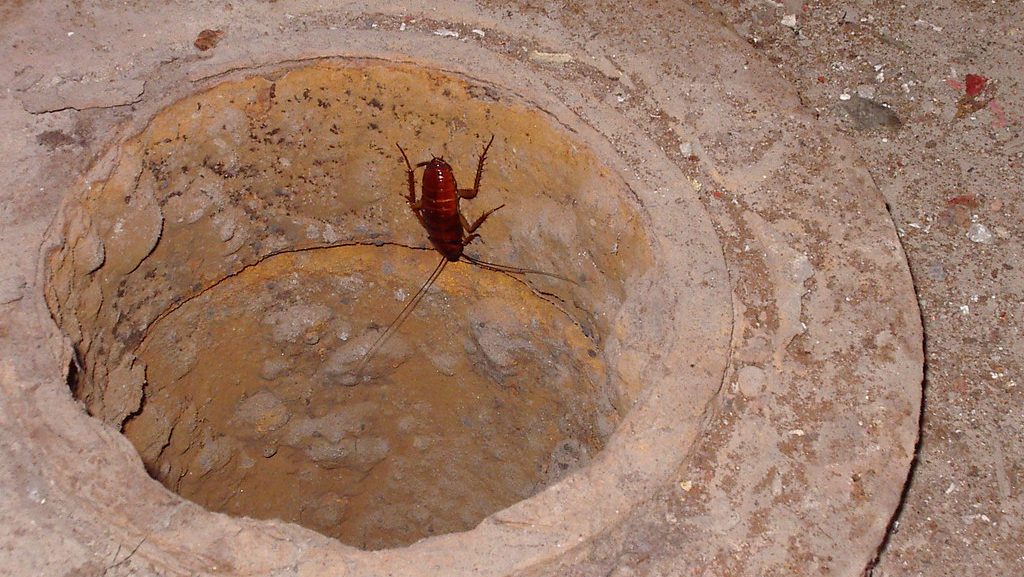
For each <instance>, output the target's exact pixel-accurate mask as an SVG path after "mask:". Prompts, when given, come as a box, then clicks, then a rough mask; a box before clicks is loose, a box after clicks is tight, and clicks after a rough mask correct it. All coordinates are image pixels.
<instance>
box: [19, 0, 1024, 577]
mask: <svg viewBox="0 0 1024 577" xmlns="http://www.w3.org/2000/svg"><path fill="white" fill-rule="evenodd" d="M282 4H284V3H282ZM481 4H482V5H484V6H486V7H487V8H488V9H490V10H492V11H494V13H498V12H500V11H502V10H505V8H506V5H505V3H503V2H483V3H481ZM699 4H700V5H701V6H702V7H703V8H704V9H706V10H708V11H710V12H714V13H717V14H718V15H719V16H720V17H721V21H722V25H723V26H727V27H731V28H732V29H734V30H735V31H736V33H737V34H738V35H739V36H740V37H742V38H743V39H745V40H746V41H747V42H748V43H749V44H750V46H752V47H753V48H754V50H755V51H757V52H760V53H761V54H762V55H763V56H764V57H765V58H766V59H767V61H768V62H770V63H771V64H773V65H775V66H776V67H777V68H778V70H779V73H780V74H782V75H783V76H784V77H785V78H786V79H787V80H788V81H790V82H792V83H793V84H794V85H795V86H796V87H797V89H798V91H799V96H800V98H801V100H802V103H803V105H804V106H806V107H807V108H809V109H811V110H813V111H815V113H816V115H817V117H818V119H819V121H821V122H823V123H825V124H827V125H830V126H832V127H833V128H834V129H835V130H838V131H840V132H842V133H844V134H845V135H846V136H847V137H848V138H850V139H851V140H852V142H854V143H855V144H856V148H857V149H858V152H859V153H860V155H861V156H862V157H863V159H864V162H865V163H866V166H867V168H868V170H869V171H870V174H871V177H872V179H873V180H874V183H875V185H877V187H879V188H880V189H881V190H882V192H883V193H884V195H885V198H886V201H887V204H888V207H889V209H890V212H891V215H892V218H893V220H894V221H895V223H896V226H897V229H898V230H899V233H900V237H901V239H902V241H903V246H904V249H905V250H906V252H907V256H908V258H909V261H910V266H911V269H912V271H913V274H914V279H915V284H916V289H917V294H918V297H919V302H920V305H921V309H922V314H923V320H924V326H925V330H926V340H927V349H926V350H927V367H926V378H927V380H926V389H925V392H926V401H925V405H924V408H925V411H924V414H923V417H922V420H921V423H922V426H923V432H922V436H921V442H920V452H919V455H918V457H917V459H916V465H915V467H914V469H913V471H912V477H911V481H910V483H909V485H908V488H907V490H906V492H905V494H904V497H903V501H902V505H901V507H900V509H899V511H898V515H897V516H896V517H895V519H894V521H893V523H892V525H891V527H890V531H889V534H888V536H887V537H886V539H885V540H884V542H883V543H882V546H881V548H880V550H879V554H878V559H877V564H876V565H874V569H873V571H874V575H892V576H896V575H899V576H904V575H906V576H912V575H929V576H931V575H993V574H995V575H1014V574H1019V573H1021V572H1022V571H1024V554H1022V553H1021V550H1022V549H1024V547H1022V543H1021V538H1020V536H1019V535H1020V534H1021V533H1022V530H1024V529H1022V526H1024V523H1022V521H1021V516H1022V515H1024V510H1022V509H1024V496H1022V495H1021V492H1022V489H1024V435H1022V433H1021V432H1022V430H1024V414H1022V412H1021V409H1020V407H1021V402H1020V395H1021V392H1020V381H1021V372H1020V371H1021V359H1022V358H1024V345H1022V343H1021V340H1020V338H1019V337H1018V335H1019V334H1020V333H1021V332H1022V325H1024V311H1022V309H1021V303H1022V301H1024V294H1022V293H1024V277H1022V274H1021V272H1020V270H1021V269H1020V265H1019V264H1018V263H1019V260H1020V258H1021V256H1022V254H1021V253H1022V248H1021V246H1022V243H1021V238H1022V237H1021V235H1022V232H1024V231H1022V228H1021V224H1020V222H1021V216H1022V212H1024V203H1022V201H1021V198H1020V196H1021V192H1022V191H1024V177H1022V173H1024V135H1022V130H1024V128H1022V124H1024V99H1022V98H1021V93H1020V86H1019V72H1018V71H1019V70H1020V69H1021V67H1022V66H1024V54H1022V51H1021V48H1020V46H1021V43H1022V41H1024V16H1022V13H1024V7H1022V6H1021V5H1020V3H1019V2H993V3H982V2H967V1H964V2H953V1H948V2H904V3H902V4H899V5H895V4H892V3H881V2H872V1H867V0H865V1H854V0H850V1H848V2H832V1H828V2H814V3H802V2H794V1H789V0H786V1H784V2H781V3H778V2H772V1H769V0H757V1H754V0H737V1H733V2H727V3H715V2H700V3H699ZM276 7H280V6H276ZM509 7H511V4H510V5H509ZM5 9H6V10H9V11H12V12H13V11H16V10H18V7H16V6H10V7H7V8H5ZM224 9H225V10H228V9H229V8H227V7H225V8H224ZM284 9H285V8H282V10H284ZM585 10H586V6H583V5H580V4H575V3H571V2H570V3H559V4H557V5H556V4H551V5H544V6H540V7H533V8H530V9H528V10H524V11H523V14H524V19H522V20H519V19H516V18H512V16H511V14H512V13H511V10H509V14H510V16H509V18H510V21H512V22H517V23H518V24H519V25H520V26H521V27H522V28H523V30H526V29H527V28H528V25H529V22H530V20H529V18H530V17H531V16H530V15H531V14H536V15H539V16H541V17H544V16H547V17H550V18H552V19H555V20H559V21H561V22H567V21H571V20H572V18H570V17H569V15H571V14H573V13H579V12H582V11H585ZM644 10H650V11H652V12H654V11H656V10H657V6H656V5H651V6H649V7H647V8H645V7H644V6H642V5H640V6H632V7H631V8H630V9H629V10H614V11H612V10H609V11H608V12H607V13H606V14H604V15H603V16H602V17H600V18H598V19H597V20H598V21H600V26H597V25H596V24H593V22H592V25H594V26H595V27H598V28H601V29H603V30H604V31H605V32H611V31H614V32H616V33H618V34H620V35H621V37H622V38H623V39H624V40H623V42H626V43H628V44H630V45H631V46H634V47H637V46H640V45H641V44H646V43H647V42H654V41H656V40H657V39H656V38H650V39H648V38H646V37H644V36H645V34H644V33H643V32H644V31H643V30H639V31H638V30H637V28H636V26H637V22H638V20H637V18H636V13H637V11H640V12H643V11H644ZM517 18H518V15H517ZM314 20H315V19H314ZM380 21H381V22H384V23H385V24H396V23H397V22H398V20H387V19H382V20H380ZM368 22H369V21H368ZM126 25H127V26H129V27H132V26H135V25H138V27H139V28H143V29H145V28H146V27H150V28H149V29H150V30H151V31H152V30H154V28H152V27H154V26H159V23H157V22H150V21H144V20H141V19H140V21H139V22H137V23H133V22H127V23H126ZM316 25H318V26H327V24H325V23H324V22H319V21H318V22H316ZM366 25H367V26H368V27H369V26H376V24H370V23H367V24H366ZM676 25H678V26H686V23H685V22H677V23H676ZM33 26H35V27H36V28H39V25H38V24H34V25H33ZM402 26H403V28H404V26H405V23H404V21H403V23H402ZM28 28H31V26H29V27H28ZM463 33H464V34H469V33H470V32H469V31H468V30H463ZM55 34H57V35H58V36H62V35H63V34H64V32H63V30H61V31H59V34H58V33H55ZM641 37H643V39H642V40H641V39H640V38H641ZM68 38H72V36H71V34H70V33H68ZM12 48H14V49H15V50H17V47H12ZM660 48H664V47H660ZM610 56H614V55H610ZM968 74H971V75H977V76H972V77H971V78H970V79H968V78H967V75H968ZM34 75H35V72H33V73H32V74H31V75H26V76H20V75H19V76H15V78H16V79H17V78H19V77H20V78H21V79H20V80H18V82H19V84H18V85H16V86H15V87H14V89H15V90H21V89H24V88H25V87H26V86H27V80H26V78H28V76H34ZM979 77H984V79H981V78H979ZM36 82H38V80H36ZM635 89H636V87H635V86H632V87H629V90H624V91H622V92H621V93H620V95H619V97H618V98H619V100H618V102H619V103H621V102H623V100H624V99H626V98H629V96H630V94H629V92H630V90H635ZM126 90H127V92H128V93H130V92H131V85H130V84H129V86H128V87H127V88H126V87H125V86H124V85H123V84H121V85H118V87H117V88H116V91H117V94H116V95H114V96H113V97H111V98H112V100H113V101H114V102H122V101H123V99H124V98H125V93H126ZM142 90H143V88H142V87H141V86H140V87H139V89H138V93H139V97H140V98H141V94H142ZM129 96H130V94H129ZM758 97H759V95H757V94H743V95H739V99H740V100H743V99H747V100H752V101H756V100H757V99H758ZM35 98H37V99H36V100H35V101H29V100H26V101H25V102H26V103H27V104H26V106H27V108H30V109H33V110H34V111H35V112H47V111H58V114H60V111H61V110H65V109H64V108H62V107H64V106H66V105H67V101H68V99H70V100H71V101H73V102H76V104H75V106H80V107H82V108H85V109H88V108H91V107H94V106H95V107H101V108H102V107H103V106H107V105H108V104H109V101H106V100H104V98H103V97H102V96H101V97H99V99H98V100H97V101H93V102H84V103H82V102H79V101H76V100H75V94H72V93H68V94H63V93H60V91H59V90H57V91H56V96H53V99H52V100H46V99H45V98H44V99H42V100H39V99H38V97H35ZM610 98H611V100H610V102H612V103H613V104H614V101H615V99H614V97H611V96H610ZM877 103H882V104H885V105H887V107H882V106H879V105H878V104H877ZM754 112H756V111H754ZM90 118H99V115H98V114H97V115H96V116H95V117H90V115H89V114H88V113H86V114H83V115H82V116H81V118H80V120H79V124H78V125H76V130H74V131H67V130H53V131H48V132H42V133H40V134H38V135H35V134H33V135H32V137H33V138H37V139H38V144H39V146H41V147H44V148H45V149H46V150H48V151H49V153H50V154H51V155H52V157H53V158H55V159H59V160H61V161H62V162H65V163H66V165H67V166H68V167H70V168H71V169H84V164H85V162H86V159H81V158H76V157H75V156H74V154H73V152H74V151H75V150H77V147H78V146H80V145H81V142H79V141H78V140H76V139H80V138H81V139H84V138H86V137H87V136H86V135H88V134H89V133H90V132H91V127H90V125H89V123H90ZM54 122H55V126H59V127H60V128H64V127H65V126H64V125H63V124H61V123H60V122H58V121H54ZM8 138H9V139H10V141H11V142H12V143H14V142H16V141H17V142H20V141H18V140H17V139H16V138H15V137H14V136H10V135H9V136H8ZM741 142H742V141H741ZM673 146H674V147H677V146H676V145H675V144H674V143H673ZM751 150H753V148H752V149H751ZM680 152H682V153H683V154H688V153H689V152H690V151H680ZM693 152H694V153H696V152H698V151H693ZM673 153H675V152H674V151H673ZM638 164H642V163H638ZM704 192H705V194H708V191H707V190H705V191H704ZM45 202H47V199H46V198H43V199H42V200H40V204H43V203H45ZM708 202H709V205H710V206H712V207H716V206H720V205H716V204H715V203H716V202H717V199H709V200H708ZM712 210H714V208H713V209H712ZM5 216H7V215H5ZM4 282H5V284H4V285H2V286H0V301H2V302H3V303H7V302H16V301H17V300H18V299H20V298H21V291H22V290H23V288H24V286H25V283H24V279H22V280H19V279H17V278H14V279H11V278H8V277H4ZM755 296H756V295H755ZM797 299H798V300H799V296H798V297H797ZM875 344H877V343H875ZM691 366H692V365H691ZM741 390H743V389H741ZM743 392H744V393H746V390H743ZM743 409H744V407H742V406H738V407H736V408H735V410H736V411H739V412H742V410H743ZM724 414H725V415H729V414H730V413H729V412H728V411H726V412H725V413H724ZM883 426H884V425H883ZM803 434H804V433H803V431H802V430H801V432H800V436H801V437H802V436H803ZM789 448H790V449H792V450H796V451H797V452H799V451H798V449H799V443H798V442H797V441H794V442H793V443H791V444H790V445H789ZM691 472H694V471H691ZM697 473H700V472H699V471H696V472H694V474H695V475H696V474H697ZM694 479H697V483H696V484H697V485H700V484H701V483H700V481H701V480H700V479H699V478H698V477H696V476H695V477H694ZM727 480H728V479H727ZM703 481H705V482H707V483H708V484H711V483H710V480H709V479H707V478H705V479H703ZM688 483H689V481H683V483H681V484H682V485H684V487H683V489H682V492H684V493H688V492H689V491H690V489H689V487H688ZM855 489H858V490H859V489H860V487H855ZM673 490H674V491H675V492H674V493H671V492H669V491H666V492H664V493H663V494H662V495H660V496H658V498H656V499H655V500H654V501H655V503H654V504H653V505H650V509H649V510H650V511H654V512H656V514H657V515H658V516H659V519H658V524H659V525H656V526H655V527H656V528H664V527H669V526H675V525H676V524H677V516H679V517H681V516H682V515H686V514H688V513H690V512H694V511H696V510H697V509H699V507H697V506H696V501H697V498H696V497H693V498H692V500H691V501H687V500H686V498H685V496H684V498H683V499H682V502H683V505H679V504H678V501H679V497H680V494H681V493H680V488H679V486H675V487H674V488H673ZM33 491H35V489H33ZM695 493H696V492H695ZM855 493H857V491H855ZM33 495H34V493H33ZM691 496H692V495H691ZM857 496H858V497H863V496H864V493H863V492H859V493H857ZM33 498H35V497H33ZM659 499H660V500H663V501H666V502H667V501H670V500H673V501H674V502H676V503H675V504H674V505H671V506H665V507H661V506H659V504H658V502H657V501H658V500H659ZM43 501H44V502H45V501H46V499H45V498H44V499H43ZM645 506H647V505H645ZM691 508H693V510H692V511H691ZM763 512H764V509H759V513H763ZM648 516H649V515H648ZM797 518H799V516H797ZM787 519H788V518H786V519H782V521H781V522H783V523H784V522H785V521H786V520H787ZM756 522H757V523H758V524H759V525H758V526H767V527H770V528H771V527H772V520H767V521H766V520H764V519H758V520H757V521H756ZM635 524H636V525H637V526H638V527H639V529H640V530H639V531H637V532H636V534H637V535H640V537H639V538H637V539H630V538H623V539H621V540H616V539H609V540H608V542H606V543H604V544H602V543H601V542H600V541H597V543H598V545H597V547H596V548H594V549H593V550H592V551H591V553H589V554H588V555H589V556H586V557H582V558H580V559H579V562H578V563H577V564H576V567H578V569H577V570H576V573H575V574H579V575H591V574H608V570H606V569H607V568H608V567H613V568H616V572H615V573H614V574H616V575H632V574H636V575H646V574H682V573H684V571H685V570H682V569H681V568H680V567H679V566H678V565H673V564H672V559H673V557H672V555H673V552H674V551H676V550H677V549H676V547H677V545H679V546H682V545H683V544H685V543H686V542H687V541H686V540H687V538H695V539H697V537H685V536H683V537H680V536H675V537H673V538H672V539H667V540H665V541H663V542H651V541H650V539H648V540H647V541H645V540H644V539H645V538H647V537H649V536H650V535H652V534H654V533H653V532H650V531H651V529H650V528H649V526H648V525H644V524H643V523H641V522H639V521H637V522H635ZM626 527H627V528H628V527H629V524H628V522H627V524H626ZM730 528H731V527H730ZM677 533H685V531H677ZM673 539H675V540H676V541H673ZM698 540H699V539H698ZM141 545H142V543H139V546H141ZM137 548H138V547H136V549H137ZM738 549H739V548H738ZM798 549H799V548H798V547H797V548H796V550H798ZM111 553H113V551H111ZM83 555H85V553H84V552H83ZM119 555H120V556H119ZM123 557H124V555H123V554H122V553H121V549H120V547H119V548H118V549H117V553H115V554H114V555H113V558H114V559H115V560H118V559H121V558H123ZM140 557H141V555H140ZM837 557H841V555H840V554H839V553H838V552H837ZM9 558H10V559H15V558H18V559H21V561H19V563H20V564H19V565H18V567H22V568H24V567H43V566H44V565H41V564H39V563H36V562H35V561H32V560H25V558H24V557H18V556H17V555H16V554H13V553H12V554H11V557H9ZM812 561H813V562H814V563H818V564H817V565H814V563H812V562H808V563H807V564H806V565H804V566H803V567H811V566H817V567H828V566H829V562H831V558H829V559H827V560H825V561H823V560H821V559H815V560H812ZM730 562H731V560H730V559H728V558H722V559H715V560H714V563H715V565H714V566H715V567H716V568H717V569H718V570H719V572H721V574H730V568H733V569H735V570H734V571H732V573H734V574H740V573H745V574H759V572H758V570H757V569H758V568H757V566H756V565H743V566H737V565H730V564H729V563H730ZM117 563H120V562H117ZM95 567H97V566H94V567H93V568H95ZM114 567H117V568H118V570H121V571H126V572H127V571H131V569H130V568H129V566H128V565H123V566H122V565H118V564H115V565H114ZM630 567H632V569H630ZM109 568H113V567H108V569H109ZM100 569H102V567H100ZM773 569H774V570H775V571H777V572H780V573H779V574H783V573H782V571H784V569H783V568H780V567H779V566H777V565H776V566H773ZM837 571H839V572H843V571H841V570H838V569H837ZM100 572H101V571H100V570H96V573H97V574H98V573H100ZM794 572H796V573H804V574H813V573H812V572H811V571H810V570H807V569H806V568H804V569H797V570H794ZM86 573H88V572H87V571H86ZM846 573H847V574H850V573H849V571H846Z"/></svg>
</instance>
